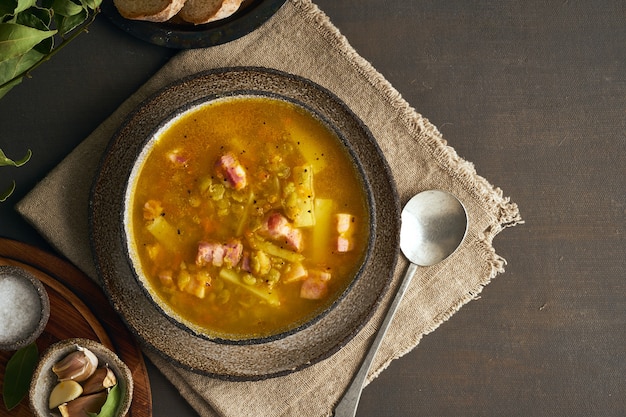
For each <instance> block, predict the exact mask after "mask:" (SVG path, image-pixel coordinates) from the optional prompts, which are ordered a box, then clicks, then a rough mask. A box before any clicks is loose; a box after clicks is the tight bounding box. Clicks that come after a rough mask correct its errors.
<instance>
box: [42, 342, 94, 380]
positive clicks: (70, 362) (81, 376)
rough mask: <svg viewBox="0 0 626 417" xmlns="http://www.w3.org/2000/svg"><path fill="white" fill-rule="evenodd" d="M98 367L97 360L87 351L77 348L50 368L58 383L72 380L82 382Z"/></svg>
mask: <svg viewBox="0 0 626 417" xmlns="http://www.w3.org/2000/svg"><path fill="white" fill-rule="evenodd" d="M97 367H98V358H97V357H96V355H94V354H93V352H92V351H90V350H89V349H85V348H83V347H80V346H79V347H78V350H76V351H75V352H72V353H70V354H69V355H67V356H66V357H65V358H63V359H61V360H60V361H59V362H57V363H56V364H54V366H52V372H54V373H55V374H56V375H57V377H59V381H66V380H74V381H77V382H82V381H84V380H86V379H87V378H89V377H90V376H91V375H93V373H94V372H95V370H96V368H97Z"/></svg>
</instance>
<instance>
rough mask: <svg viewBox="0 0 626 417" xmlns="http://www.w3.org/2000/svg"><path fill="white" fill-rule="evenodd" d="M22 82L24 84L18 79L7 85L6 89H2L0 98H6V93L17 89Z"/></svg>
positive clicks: (0, 89)
mask: <svg viewBox="0 0 626 417" xmlns="http://www.w3.org/2000/svg"><path fill="white" fill-rule="evenodd" d="M21 82H22V79H21V78H16V79H14V80H13V81H11V82H10V83H8V84H7V85H5V86H4V87H1V88H0V98H2V97H4V96H5V95H6V93H8V92H9V91H10V90H11V89H12V88H13V87H15V86H16V85H18V84H19V83H21Z"/></svg>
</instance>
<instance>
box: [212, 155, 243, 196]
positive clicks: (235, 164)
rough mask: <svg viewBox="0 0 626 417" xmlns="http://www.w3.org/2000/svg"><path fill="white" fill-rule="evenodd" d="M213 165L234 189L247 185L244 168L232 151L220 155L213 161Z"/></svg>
mask: <svg viewBox="0 0 626 417" xmlns="http://www.w3.org/2000/svg"><path fill="white" fill-rule="evenodd" d="M215 167H216V168H217V172H218V173H219V174H221V175H223V177H224V179H225V180H226V182H228V185H230V186H231V187H232V188H234V189H235V190H241V189H242V188H244V187H245V186H246V185H248V180H247V177H246V170H245V169H244V168H243V166H242V165H241V164H240V163H239V161H238V160H237V158H235V155H233V154H232V153H230V152H229V153H227V154H224V155H222V157H220V159H218V160H217V162H216V163H215Z"/></svg>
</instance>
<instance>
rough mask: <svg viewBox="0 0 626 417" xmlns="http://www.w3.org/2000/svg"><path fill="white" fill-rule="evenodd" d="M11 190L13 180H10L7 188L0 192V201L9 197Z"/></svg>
mask: <svg viewBox="0 0 626 417" xmlns="http://www.w3.org/2000/svg"><path fill="white" fill-rule="evenodd" d="M13 191H15V181H12V182H11V185H10V186H9V188H7V189H6V190H4V191H3V192H2V193H0V203H4V202H5V201H7V198H9V197H10V196H11V194H13Z"/></svg>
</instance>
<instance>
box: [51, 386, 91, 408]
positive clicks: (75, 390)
mask: <svg viewBox="0 0 626 417" xmlns="http://www.w3.org/2000/svg"><path fill="white" fill-rule="evenodd" d="M82 393H83V387H82V386H81V385H80V384H79V383H78V382H76V381H71V380H68V381H61V382H59V383H58V384H57V385H55V387H54V388H52V391H51V392H50V397H49V398H48V407H49V408H50V409H53V408H56V407H58V406H59V405H61V404H63V403H66V402H68V401H72V400H74V399H76V398H78V397H80V395H81V394H82Z"/></svg>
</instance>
